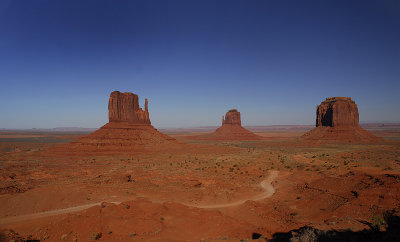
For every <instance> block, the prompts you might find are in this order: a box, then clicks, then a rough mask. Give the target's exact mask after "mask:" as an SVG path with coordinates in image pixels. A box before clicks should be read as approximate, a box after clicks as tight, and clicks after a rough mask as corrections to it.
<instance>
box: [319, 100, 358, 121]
mask: <svg viewBox="0 0 400 242" xmlns="http://www.w3.org/2000/svg"><path fill="white" fill-rule="evenodd" d="M316 126H317V127H319V126H327V127H338V126H358V108H357V104H356V103H355V102H354V101H353V100H351V98H349V97H331V98H327V99H326V100H325V101H323V102H322V103H321V104H320V105H318V107H317V119H316Z"/></svg>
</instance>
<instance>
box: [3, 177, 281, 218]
mask: <svg viewBox="0 0 400 242" xmlns="http://www.w3.org/2000/svg"><path fill="white" fill-rule="evenodd" d="M277 176H278V171H271V172H270V174H269V176H268V178H267V179H265V180H263V181H262V182H261V183H260V186H261V188H263V189H264V192H263V193H261V194H259V195H256V196H254V197H251V198H248V199H242V200H238V201H235V202H231V203H222V204H214V205H195V204H184V205H186V206H191V207H197V208H225V207H232V206H238V205H240V204H243V203H245V202H246V201H248V200H252V201H257V200H261V199H265V198H267V197H270V196H272V195H273V194H274V193H275V188H274V187H273V186H272V181H274V179H275V178H276V177H277ZM101 203H102V202H97V203H90V204H85V205H80V206H75V207H70V208H62V209H55V210H50V211H46V212H41V213H32V214H26V215H21V216H14V217H8V218H0V225H5V224H12V223H16V222H21V221H25V220H31V219H37V218H44V217H49V216H55V215H60V214H66V213H73V212H78V211H82V210H85V209H88V208H91V207H93V206H97V205H101ZM109 203H114V204H120V203H121V202H109Z"/></svg>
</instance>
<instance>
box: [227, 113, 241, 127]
mask: <svg viewBox="0 0 400 242" xmlns="http://www.w3.org/2000/svg"><path fill="white" fill-rule="evenodd" d="M224 124H233V125H239V126H241V125H242V122H241V120H240V112H238V111H237V109H231V110H229V111H228V112H227V113H226V114H225V118H224V116H222V125H224Z"/></svg>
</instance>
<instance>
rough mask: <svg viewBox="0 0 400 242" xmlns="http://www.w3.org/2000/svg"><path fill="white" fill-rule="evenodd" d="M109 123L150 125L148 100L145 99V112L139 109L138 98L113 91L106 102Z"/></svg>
mask: <svg viewBox="0 0 400 242" xmlns="http://www.w3.org/2000/svg"><path fill="white" fill-rule="evenodd" d="M108 120H109V122H128V123H135V124H151V122H150V118H149V110H148V100H147V98H146V99H145V110H144V111H143V110H142V109H141V108H140V107H139V97H138V95H136V94H133V93H130V92H122V93H121V92H119V91H114V92H112V93H111V94H110V100H109V102H108Z"/></svg>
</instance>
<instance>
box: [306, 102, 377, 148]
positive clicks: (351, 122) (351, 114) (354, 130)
mask: <svg viewBox="0 0 400 242" xmlns="http://www.w3.org/2000/svg"><path fill="white" fill-rule="evenodd" d="M316 114H317V117H316V128H314V129H313V130H311V131H309V132H307V133H305V134H304V135H302V139H303V140H304V141H306V142H309V143H311V144H324V143H374V142H377V141H379V140H381V139H380V138H378V137H376V136H375V135H373V134H371V133H370V132H368V131H366V130H365V129H363V128H361V127H360V126H358V108H357V104H356V103H355V102H354V101H353V100H351V98H350V97H330V98H327V99H326V100H325V101H323V102H322V103H321V104H320V105H318V106H317V113H316Z"/></svg>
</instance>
